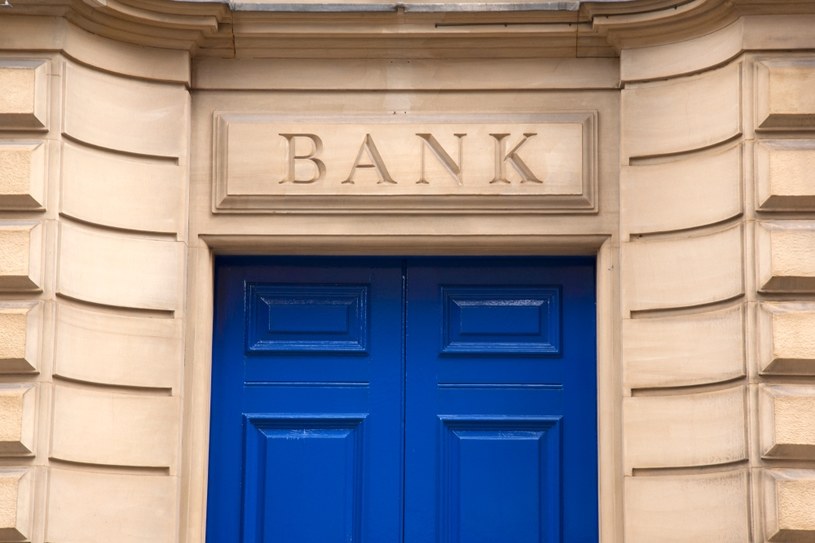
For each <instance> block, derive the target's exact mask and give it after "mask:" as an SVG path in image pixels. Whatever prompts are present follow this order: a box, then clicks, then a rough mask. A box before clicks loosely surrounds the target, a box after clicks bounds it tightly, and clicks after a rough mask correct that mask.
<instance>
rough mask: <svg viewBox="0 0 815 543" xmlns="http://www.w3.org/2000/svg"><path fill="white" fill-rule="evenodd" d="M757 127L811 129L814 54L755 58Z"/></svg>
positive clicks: (814, 119) (813, 121)
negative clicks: (756, 59)
mask: <svg viewBox="0 0 815 543" xmlns="http://www.w3.org/2000/svg"><path fill="white" fill-rule="evenodd" d="M755 73H756V75H755V77H756V125H757V128H759V129H769V130H773V129H792V130H794V129H801V128H803V129H815V95H813V93H812V88H813V86H815V56H812V55H805V56H786V57H781V56H779V57H775V58H772V57H770V58H761V59H759V60H758V61H757V62H756V68H755Z"/></svg>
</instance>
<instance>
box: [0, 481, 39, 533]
mask: <svg viewBox="0 0 815 543" xmlns="http://www.w3.org/2000/svg"><path fill="white" fill-rule="evenodd" d="M32 476H33V475H32V473H31V472H29V471H28V470H22V469H13V468H12V469H9V468H5V469H0V541H4V542H5V541H29V540H30V538H31V536H32V532H31V530H32V525H33V508H32V499H33V492H34V489H33V485H32Z"/></svg>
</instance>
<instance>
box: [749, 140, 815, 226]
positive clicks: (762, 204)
mask: <svg viewBox="0 0 815 543" xmlns="http://www.w3.org/2000/svg"><path fill="white" fill-rule="evenodd" d="M813 171H815V140H800V139H795V140H770V141H762V142H760V143H758V144H756V147H755V178H756V207H757V208H758V209H760V210H762V211H815V176H813V175H812V172H813Z"/></svg>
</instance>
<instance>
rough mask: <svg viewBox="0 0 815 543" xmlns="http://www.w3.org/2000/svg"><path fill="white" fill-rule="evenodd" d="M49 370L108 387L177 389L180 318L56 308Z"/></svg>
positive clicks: (180, 360) (62, 375) (65, 306)
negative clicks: (53, 342)
mask: <svg viewBox="0 0 815 543" xmlns="http://www.w3.org/2000/svg"><path fill="white" fill-rule="evenodd" d="M56 322H57V327H56V358H55V360H54V374H55V375H58V376H60V377H67V378H69V379H73V380H76V381H86V382H91V383H102V384H109V385H120V386H131V387H150V388H176V387H177V386H178V383H179V380H180V376H181V367H182V363H183V356H182V344H183V340H182V335H181V321H180V320H178V319H173V318H159V317H155V316H150V317H145V316H143V315H138V314H135V315H134V314H130V315H128V314H114V313H112V312H101V311H91V310H88V309H85V308H80V307H76V306H72V305H67V304H62V303H60V304H59V305H58V306H57V319H56Z"/></svg>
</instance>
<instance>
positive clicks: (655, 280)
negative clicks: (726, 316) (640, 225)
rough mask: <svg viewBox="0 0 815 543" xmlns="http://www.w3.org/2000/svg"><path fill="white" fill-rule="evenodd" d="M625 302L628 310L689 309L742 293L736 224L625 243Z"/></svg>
mask: <svg viewBox="0 0 815 543" xmlns="http://www.w3.org/2000/svg"><path fill="white" fill-rule="evenodd" d="M622 258H623V261H622V262H623V271H622V281H623V303H624V305H625V306H626V307H627V309H629V310H631V311H636V310H646V309H666V308H672V307H689V306H695V305H702V304H707V303H712V302H717V301H722V300H728V299H730V298H734V297H735V296H738V295H740V294H742V292H744V280H743V275H742V230H741V227H740V226H735V227H731V228H727V229H724V230H719V231H717V232H713V233H703V234H695V235H687V236H677V237H671V238H659V239H655V240H646V239H643V240H636V241H634V240H632V241H631V242H628V243H625V244H623V247H622Z"/></svg>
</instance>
